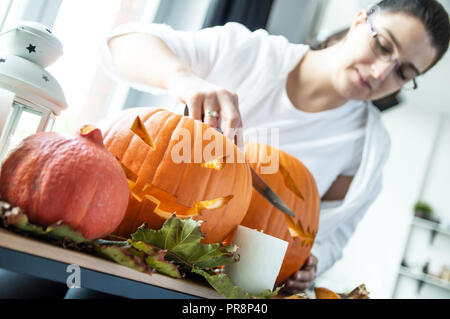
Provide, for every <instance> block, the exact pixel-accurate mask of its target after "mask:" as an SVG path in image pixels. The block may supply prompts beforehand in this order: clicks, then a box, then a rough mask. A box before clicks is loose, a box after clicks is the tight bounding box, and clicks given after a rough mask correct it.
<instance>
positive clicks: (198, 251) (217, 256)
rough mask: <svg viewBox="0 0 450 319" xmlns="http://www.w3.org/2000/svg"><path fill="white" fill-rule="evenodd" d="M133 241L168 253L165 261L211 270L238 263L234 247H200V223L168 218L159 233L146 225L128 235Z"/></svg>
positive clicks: (201, 236)
mask: <svg viewBox="0 0 450 319" xmlns="http://www.w3.org/2000/svg"><path fill="white" fill-rule="evenodd" d="M131 238H132V239H133V241H142V242H145V243H147V244H150V245H152V246H156V247H158V248H160V249H165V250H167V254H166V258H168V259H170V260H173V261H175V262H177V263H182V264H185V265H188V266H189V267H193V266H195V267H198V268H200V269H210V268H214V267H218V266H222V265H228V264H231V263H233V262H235V261H236V260H237V259H238V255H237V254H236V253H235V246H233V245H229V246H223V245H221V244H203V243H201V242H200V241H201V239H202V238H203V234H202V232H201V231H200V223H199V222H197V221H195V220H193V219H192V218H188V219H183V220H181V219H179V218H177V217H175V216H172V217H170V218H169V219H168V220H167V221H166V222H165V223H164V225H163V227H162V228H161V229H159V230H153V229H150V228H148V227H146V226H145V225H143V226H141V227H139V228H138V230H137V231H136V232H135V233H134V234H132V235H131Z"/></svg>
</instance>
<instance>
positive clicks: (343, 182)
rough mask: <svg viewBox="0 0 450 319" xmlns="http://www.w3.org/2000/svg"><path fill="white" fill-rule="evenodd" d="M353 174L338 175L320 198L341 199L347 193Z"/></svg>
mask: <svg viewBox="0 0 450 319" xmlns="http://www.w3.org/2000/svg"><path fill="white" fill-rule="evenodd" d="M352 180H353V176H344V175H339V176H338V178H337V179H336V180H335V181H334V183H333V184H332V185H331V187H330V188H329V189H328V191H327V192H326V193H325V195H323V197H322V200H328V201H332V200H343V199H344V198H345V195H346V194H347V191H348V189H349V188H350V184H351V183H352Z"/></svg>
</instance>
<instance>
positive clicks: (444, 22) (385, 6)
mask: <svg viewBox="0 0 450 319" xmlns="http://www.w3.org/2000/svg"><path fill="white" fill-rule="evenodd" d="M377 9H379V10H380V11H387V12H401V13H405V14H409V15H411V16H412V17H415V18H418V19H419V20H420V21H422V23H423V25H424V26H425V30H427V32H428V36H429V37H430V39H431V43H432V44H433V46H434V48H435V49H436V51H437V54H436V57H435V59H434V61H433V63H432V64H431V65H430V66H429V67H428V68H427V69H426V70H425V72H426V71H428V70H429V69H431V68H432V67H433V66H434V65H435V64H436V63H437V62H438V61H439V60H440V59H441V58H442V57H443V56H444V54H445V52H447V50H448V46H449V40H450V21H449V17H448V13H447V11H446V10H445V8H444V7H443V6H442V4H440V3H439V2H438V1H436V0H383V1H381V2H379V3H378V4H377V5H376V6H374V7H372V9H371V10H369V12H368V14H369V15H370V14H373V13H374V12H376V11H377ZM425 72H424V73H425Z"/></svg>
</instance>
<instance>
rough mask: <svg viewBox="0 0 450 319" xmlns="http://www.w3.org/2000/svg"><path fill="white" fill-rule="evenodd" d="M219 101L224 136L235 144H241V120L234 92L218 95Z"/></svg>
mask: <svg viewBox="0 0 450 319" xmlns="http://www.w3.org/2000/svg"><path fill="white" fill-rule="evenodd" d="M219 102H220V105H221V109H222V113H221V114H222V117H223V120H224V122H225V123H224V127H223V128H222V130H223V132H224V134H225V136H226V137H228V138H229V139H231V140H232V141H233V142H234V143H235V144H236V145H238V146H241V145H243V136H242V120H241V114H240V113H239V106H238V99H237V95H235V94H231V93H228V94H222V95H219Z"/></svg>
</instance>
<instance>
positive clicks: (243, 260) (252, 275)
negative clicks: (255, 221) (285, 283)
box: [224, 225, 288, 294]
mask: <svg viewBox="0 0 450 319" xmlns="http://www.w3.org/2000/svg"><path fill="white" fill-rule="evenodd" d="M233 243H234V244H236V245H237V246H238V250H237V253H238V254H239V256H240V260H239V261H238V262H235V263H233V264H231V265H226V266H225V269H224V271H225V273H227V274H228V275H229V276H230V278H231V281H232V282H233V284H234V285H236V286H240V287H242V288H244V289H245V290H246V291H248V292H249V293H252V294H259V293H261V292H262V291H264V290H266V289H270V290H272V289H273V286H274V284H275V280H276V279H277V276H278V274H279V272H280V269H281V264H282V263H283V258H284V255H285V253H286V250H287V247H288V242H287V241H284V240H281V239H279V238H276V237H273V236H269V235H267V234H264V233H262V232H259V231H257V230H255V229H250V228H247V227H244V226H240V225H239V226H238V229H237V231H236V235H235V237H234V240H233Z"/></svg>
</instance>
